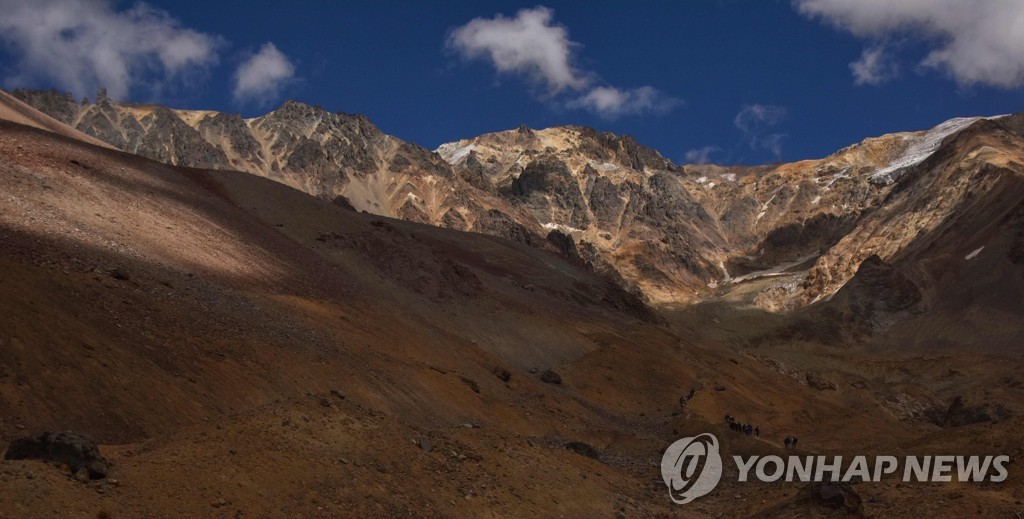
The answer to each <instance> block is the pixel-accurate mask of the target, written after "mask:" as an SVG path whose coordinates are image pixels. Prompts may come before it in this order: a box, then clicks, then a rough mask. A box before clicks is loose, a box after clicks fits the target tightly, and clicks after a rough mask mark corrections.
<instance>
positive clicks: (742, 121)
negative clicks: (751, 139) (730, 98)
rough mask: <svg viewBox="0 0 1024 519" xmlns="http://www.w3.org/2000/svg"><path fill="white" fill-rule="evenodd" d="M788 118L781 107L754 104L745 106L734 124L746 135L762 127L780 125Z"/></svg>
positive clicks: (737, 115)
mask: <svg viewBox="0 0 1024 519" xmlns="http://www.w3.org/2000/svg"><path fill="white" fill-rule="evenodd" d="M785 117H786V109H785V108H783V107H781V106H772V105H762V104H752V105H746V106H744V107H743V108H742V109H741V110H740V111H739V113H738V114H736V118H735V119H733V124H735V125H736V127H737V128H739V129H740V130H743V132H744V133H752V132H754V131H756V130H758V129H760V128H762V127H765V126H772V125H775V124H778V123H779V122H780V121H782V119H784V118H785Z"/></svg>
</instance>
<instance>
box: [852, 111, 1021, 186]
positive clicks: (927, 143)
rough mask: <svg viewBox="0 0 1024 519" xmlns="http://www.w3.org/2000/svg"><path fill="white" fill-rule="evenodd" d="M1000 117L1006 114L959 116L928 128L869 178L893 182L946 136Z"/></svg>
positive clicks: (888, 182)
mask: <svg viewBox="0 0 1024 519" xmlns="http://www.w3.org/2000/svg"><path fill="white" fill-rule="evenodd" d="M1000 117H1005V116H1004V115H999V116H996V117H984V118H983V117H958V118H956V119H950V120H948V121H946V122H944V123H942V124H940V125H938V126H936V127H935V128H932V129H931V130H928V131H927V132H925V133H924V134H923V135H915V136H912V137H910V138H909V140H910V144H908V145H907V149H906V150H905V151H904V152H903V153H902V154H901V155H900V156H899V157H897V158H896V160H894V161H892V163H891V164H889V165H888V166H886V167H884V168H882V169H879V170H878V171H876V172H874V173H872V174H871V175H870V176H868V180H869V181H870V182H872V183H874V184H880V185H889V184H892V183H893V182H896V181H897V180H899V178H900V177H901V176H902V175H903V173H904V171H906V170H907V168H910V167H913V166H916V165H918V164H920V163H922V162H924V161H925V160H927V159H928V157H931V156H932V154H934V153H935V151H936V150H938V149H939V146H940V145H942V141H943V140H945V139H946V137H949V136H950V135H953V134H954V133H959V132H960V131H962V130H963V129H965V128H967V127H968V126H970V125H972V124H974V123H975V122H976V121H978V120H980V119H998V118H1000Z"/></svg>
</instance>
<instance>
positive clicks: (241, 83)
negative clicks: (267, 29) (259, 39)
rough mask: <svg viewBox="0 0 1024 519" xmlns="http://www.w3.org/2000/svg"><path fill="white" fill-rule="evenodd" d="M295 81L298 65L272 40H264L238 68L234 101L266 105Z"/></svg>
mask: <svg viewBox="0 0 1024 519" xmlns="http://www.w3.org/2000/svg"><path fill="white" fill-rule="evenodd" d="M293 81H295V65H293V64H292V62H291V60H289V59H288V56H285V55H284V53H282V52H281V51H279V50H277V47H276V46H274V44H273V43H264V44H263V46H262V47H260V50H259V52H257V53H256V54H253V55H252V56H250V57H249V58H248V59H246V60H245V61H243V62H242V64H241V65H239V66H238V70H237V71H235V89H234V92H233V93H234V97H235V101H237V102H240V103H241V102H255V103H258V104H261V105H262V104H266V103H268V102H270V101H273V100H275V99H277V98H278V97H279V96H280V94H281V89H282V88H284V87H285V86H287V85H288V84H289V83H291V82H293Z"/></svg>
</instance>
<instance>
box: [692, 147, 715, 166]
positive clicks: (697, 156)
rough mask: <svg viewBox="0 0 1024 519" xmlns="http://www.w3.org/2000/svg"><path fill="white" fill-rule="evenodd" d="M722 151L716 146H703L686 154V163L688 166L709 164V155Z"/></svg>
mask: <svg viewBox="0 0 1024 519" xmlns="http://www.w3.org/2000/svg"><path fill="white" fill-rule="evenodd" d="M719 151H722V148H719V147H718V146H704V147H703V148H694V149H692V150H690V151H687V152H686V162H688V163H690V164H708V163H709V162H711V154H712V153H717V152H719Z"/></svg>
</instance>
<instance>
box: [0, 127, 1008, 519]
mask: <svg viewBox="0 0 1024 519" xmlns="http://www.w3.org/2000/svg"><path fill="white" fill-rule="evenodd" d="M680 196H681V195H680ZM982 254H984V251H982V253H980V254H979V255H978V256H977V257H979V258H980V257H981V255H982ZM0 266H2V267H3V271H4V272H5V275H4V276H3V277H2V279H0V284H2V286H3V290H2V291H0V293H2V294H3V297H0V315H3V324H4V325H3V326H2V327H0V352H2V357H0V417H2V421H0V447H6V442H8V441H10V440H12V439H14V438H16V437H20V436H24V435H27V434H31V433H35V432H38V431H42V430H47V429H49V430H61V429H77V430H80V431H82V432H85V433H87V434H89V435H91V436H93V437H95V438H96V439H97V440H99V443H100V444H101V448H102V449H103V452H104V454H106V455H107V456H109V457H110V459H111V461H113V463H114V467H113V471H112V473H111V475H110V478H108V479H107V480H104V481H94V482H87V483H83V482H80V481H76V480H74V479H73V478H71V477H68V476H66V475H65V474H64V473H62V472H61V470H60V468H57V467H52V466H49V465H47V464H44V463H39V462H35V461H4V462H2V463H0V510H3V511H5V513H9V514H11V515H14V516H19V517H22V516H28V517H53V516H88V517H95V516H97V515H98V513H99V512H106V513H108V514H109V515H112V516H114V517H122V516H124V517H137V516H174V517H197V516H210V515H213V516H239V515H241V516H256V517H259V516H325V517H336V516H355V517H365V516H392V517H422V516H427V517H431V516H437V517H441V516H473V517H477V516H484V515H512V516H523V515H536V516H545V517H548V516H556V515H564V516H566V517H580V516H588V517H614V516H616V515H626V516H630V517H657V516H667V515H670V514H675V513H678V512H679V508H678V507H674V505H672V504H671V503H670V501H669V500H668V498H667V495H666V491H665V487H664V486H663V485H662V483H661V480H660V474H659V473H658V469H657V466H656V463H657V460H658V459H660V456H661V451H662V449H664V447H665V445H667V444H668V443H670V442H671V441H674V440H675V439H677V438H679V437H680V436H684V435H686V434H690V433H696V432H705V431H709V432H714V433H716V434H718V436H719V438H721V439H722V443H723V450H724V451H725V452H730V453H735V454H742V453H760V454H767V453H781V452H782V447H781V446H780V445H779V442H780V438H781V437H783V436H784V435H787V434H796V435H799V436H800V437H801V438H803V440H802V445H803V444H804V443H806V447H805V448H806V449H807V452H808V453H841V454H850V453H859V452H863V451H864V450H865V449H868V448H872V449H878V448H881V447H885V448H889V449H896V450H901V449H916V450H920V449H925V450H928V451H934V450H935V449H940V450H941V449H945V448H950V446H955V445H959V444H958V443H957V442H959V441H961V439H962V438H963V437H964V435H965V434H967V435H971V436H973V437H978V438H984V440H985V442H984V445H983V447H984V448H980V447H978V446H974V448H975V449H976V450H979V451H981V450H984V451H989V450H991V451H997V452H1004V451H1010V452H1012V449H1014V448H1016V447H1015V446H1017V445H1018V444H1019V442H1018V441H1017V440H1019V435H1015V433H1016V432H1017V431H1018V428H1019V427H1020V426H1021V425H1022V424H1021V420H1020V418H1019V413H1020V409H1019V402H1020V396H1021V391H1022V390H1021V386H1020V384H1019V383H1016V385H1014V384H1015V382H1014V380H1015V379H1013V378H1012V377H1013V374H1014V373H1015V372H1017V371H1018V370H1019V369H1020V366H1019V360H1014V358H1013V357H992V358H991V359H988V358H980V357H975V358H973V359H974V364H973V365H972V366H971V367H970V369H969V370H964V369H963V368H962V367H961V370H962V372H966V375H964V376H966V377H967V378H968V379H969V381H970V383H969V384H968V383H967V382H963V381H961V379H960V376H959V375H958V376H954V377H953V379H951V380H943V379H941V378H940V377H942V376H946V375H945V371H944V370H943V368H945V367H952V366H955V365H961V364H963V362H958V361H959V359H960V357H955V356H951V357H947V358H942V359H939V360H938V361H936V362H934V365H931V366H930V367H929V370H928V372H927V373H926V374H925V375H922V376H919V377H917V376H915V377H910V376H906V375H899V376H902V377H903V378H893V377H897V376H898V374H902V373H904V372H905V370H906V369H907V366H913V365H915V364H914V362H913V361H907V360H906V359H901V358H895V357H888V356H886V357H873V356H865V357H849V358H846V359H845V360H843V361H842V364H843V365H849V366H855V367H858V368H862V369H864V370H865V371H864V372H857V371H856V370H854V371H853V372H852V373H851V372H850V371H843V370H838V369H836V366H837V365H838V364H839V360H837V359H838V357H837V356H832V357H828V356H827V355H822V356H820V357H815V356H805V357H803V358H804V359H809V360H805V362H811V363H813V364H812V365H810V366H803V365H797V364H794V365H793V367H788V368H785V369H782V368H780V367H779V365H778V364H773V363H772V362H770V361H771V360H772V359H773V358H774V357H776V356H778V354H776V353H775V351H776V350H773V349H770V347H768V346H765V347H764V348H762V349H760V350H757V349H748V344H746V343H744V342H742V341H739V340H737V341H735V342H732V343H730V342H723V341H719V340H717V339H715V338H714V337H713V335H714V333H715V332H713V331H711V330H708V329H706V328H711V325H710V323H711V321H690V322H696V323H697V325H698V326H700V327H702V328H703V329H701V330H698V331H695V330H691V329H687V326H686V325H685V323H684V324H683V325H680V324H676V321H674V320H673V321H672V323H671V324H672V326H671V327H669V326H664V325H662V324H659V322H658V321H659V316H658V315H657V314H651V313H650V310H648V309H647V308H645V307H644V306H642V305H640V304H638V302H637V301H636V300H635V299H634V298H632V297H630V295H629V294H627V293H625V292H623V291H622V290H621V289H619V288H618V287H617V286H615V285H613V284H611V283H609V282H608V281H606V280H605V279H603V278H600V277H596V276H595V275H594V274H593V273H591V272H590V271H588V270H586V269H582V268H580V267H578V266H576V265H574V264H572V263H570V262H567V261H564V260H563V259H560V258H559V257H557V256H555V255H553V254H551V253H549V252H546V251H543V250H538V249H537V248H534V247H529V246H526V245H523V244H521V243H517V242H515V241H509V240H505V239H500V238H496V237H492V236H486V235H481V234H475V233H463V232H457V231H453V230H449V229H443V228H438V227H434V226H427V225H420V224H415V223H410V222H403V221H399V220H392V219H387V218H381V217H379V216H374V215H370V214H362V213H358V212H355V211H351V210H349V209H346V208H344V207H341V206H339V205H337V204H332V203H329V202H327V201H324V200H320V199H317V198H315V197H311V196H309V195H308V194H305V193H302V192H300V191H297V190H294V189H291V188H289V187H287V186H284V185H282V184H280V183H276V182H271V181H268V180H266V179H262V178H259V177H257V176H253V175H249V174H243V173H237V172H230V171H212V170H203V169H186V168H180V167H172V166H167V165H163V164H160V163H157V162H154V161H151V160H148V159H144V158H141V157H138V156H135V155H131V154H127V153H122V152H118V151H113V150H109V149H105V148H100V147H96V146H93V145H89V144H86V143H83V142H80V141H75V140H71V139H68V138H65V137H61V136H58V135H55V134H52V133H48V132H44V131H42V130H39V129H34V128H29V127H26V126H22V125H18V124H13V123H6V122H5V123H2V124H0ZM758 281H759V280H754V281H753V283H757V282H758ZM744 333H745V334H746V335H743V336H742V337H744V338H745V337H749V332H744ZM732 339H736V337H735V336H734V337H732ZM765 344H770V342H766V343H765ZM782 353H786V352H785V351H783V352H782ZM534 368H536V369H537V372H533V371H532V370H533V369H534ZM548 368H552V369H553V370H554V371H556V372H557V373H558V374H559V375H560V377H561V380H562V383H561V384H558V385H555V384H548V383H544V382H542V381H541V380H540V378H541V373H542V372H543V371H544V370H545V369H548ZM871 369H874V371H871ZM812 371H813V372H815V373H818V374H819V375H820V376H821V377H825V378H826V380H828V379H832V380H834V381H835V382H837V388H836V389H835V390H830V389H821V388H820V387H819V385H817V384H813V383H811V381H812V380H817V379H815V378H814V377H813V376H812V377H808V374H811V373H810V372H812ZM504 372H507V376H506V374H505V373H504ZM872 373H874V375H871V374H872ZM873 376H878V378H873ZM1007 377H1010V378H1007ZM1003 379H1006V380H1008V382H1005V384H1004V385H1002V386H999V387H1000V389H999V390H998V392H996V393H995V394H990V395H989V396H988V397H986V398H989V400H985V401H981V400H979V399H980V398H982V389H983V387H984V385H985V384H992V383H995V382H994V381H998V380H1003ZM937 380H939V381H941V382H934V381H937ZM691 388H693V389H695V395H694V398H693V399H692V400H691V401H689V402H688V404H687V406H686V408H685V410H683V409H681V408H680V405H679V397H680V396H682V395H685V394H686V393H687V392H688V391H689V390H690V389H691ZM719 388H720V389H719ZM965 389H970V390H971V391H972V392H970V393H964V394H965V396H966V398H967V400H966V401H967V403H968V405H976V404H977V403H979V402H980V403H983V404H985V405H989V406H990V407H989V409H990V410H991V409H994V408H993V407H991V406H994V404H995V403H996V402H1001V403H1003V405H1004V407H1006V408H1007V409H1008V412H1009V413H1010V415H1009V417H1008V418H1006V419H1002V420H1000V421H999V423H997V424H990V423H989V422H980V423H973V424H966V425H962V426H961V427H959V428H953V429H951V428H947V427H944V426H940V425H937V424H935V423H934V422H931V421H927V420H922V419H919V418H914V417H906V416H903V415H900V414H898V413H896V412H894V411H892V405H891V403H890V402H889V396H890V395H905V394H910V393H913V394H914V395H915V396H916V397H918V400H920V401H924V402H926V403H928V404H931V405H933V407H934V408H944V407H945V406H948V402H947V399H948V398H951V397H952V396H953V395H954V394H956V393H955V392H958V391H964V390H965ZM926 397H927V399H926ZM893 398H897V399H898V397H893ZM928 399H930V400H928ZM1015 402H1018V403H1015ZM993 412H994V411H993ZM726 413H729V414H733V415H735V416H740V417H750V419H751V420H753V421H756V423H758V424H759V425H760V426H761V430H762V431H763V435H764V438H763V439H753V438H747V437H743V436H736V435H734V434H733V433H731V432H729V431H728V429H727V428H726V427H725V426H724V425H723V424H721V423H720V422H721V417H722V416H723V415H724V414H726ZM922 437H924V438H925V439H924V440H922V439H921V438H922ZM572 441H577V442H584V443H586V444H587V445H589V446H590V447H592V448H593V450H590V449H588V448H584V447H581V446H580V445H578V444H573V445H571V446H572V447H573V449H575V450H570V449H567V448H566V447H567V445H569V442H572ZM1015 442H1016V443H1015ZM961 447H962V446H961ZM1019 455H1020V454H1015V456H1019ZM730 470H731V469H730ZM1011 473H1012V474H1013V476H1012V478H1011V481H1010V482H1008V483H1007V484H1005V485H1001V486H998V487H995V488H991V489H985V490H983V491H978V490H976V489H968V490H962V489H956V488H950V487H948V486H943V485H938V486H934V487H930V486H925V487H920V486H919V487H915V488H904V487H902V486H897V485H895V484H884V485H875V486H871V485H863V486H860V487H858V488H857V492H860V493H861V494H862V495H863V496H864V502H865V504H864V507H865V508H864V510H865V512H866V513H869V514H874V515H888V516H899V515H901V514H906V513H909V512H910V511H911V510H913V511H916V512H919V513H921V512H922V511H924V512H925V513H926V512H927V511H928V510H931V511H932V513H935V511H936V510H942V511H946V512H953V513H959V514H964V513H971V514H975V513H978V512H981V513H982V515H999V514H1002V515H1006V514H1008V513H1010V511H1011V510H1012V509H1013V504H1012V503H1013V501H1014V500H1015V499H1017V500H1019V499H1021V498H1024V495H1022V494H1021V481H1022V480H1021V479H1020V475H1019V474H1016V473H1013V472H1012V471H1011ZM729 479H732V480H733V481H734V480H735V475H734V474H730V473H727V478H726V480H727V481H728V480H729ZM115 481H116V482H115ZM797 490H799V489H798V488H797V487H795V486H788V485H787V486H781V485H761V484H743V485H740V484H736V483H728V482H726V483H723V485H722V486H720V487H719V489H717V490H716V492H715V493H713V494H712V495H710V496H707V497H706V498H704V499H702V501H701V502H700V505H699V506H698V507H694V508H688V509H686V512H687V513H689V514H692V515H695V516H704V517H718V516H719V515H724V516H727V517H741V516H749V515H751V514H755V513H759V512H766V513H767V512H769V511H771V510H775V509H776V508H777V507H789V508H788V510H791V511H793V512H794V513H801V514H806V515H809V516H823V517H830V516H842V514H845V512H843V511H835V510H832V509H828V508H823V507H821V506H819V505H818V504H815V503H813V502H804V501H796V500H795V497H794V495H795V492H796V491H797ZM953 494H958V497H956V498H954V497H951V496H952V495H953ZM737 495H738V496H740V498H736V497H735V496H737ZM923 497H927V498H931V499H930V500H929V502H928V503H925V504H922V503H921V501H922V499H923ZM940 499H942V500H945V503H942V504H940V503H939V500H940ZM6 511H9V512H6Z"/></svg>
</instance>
